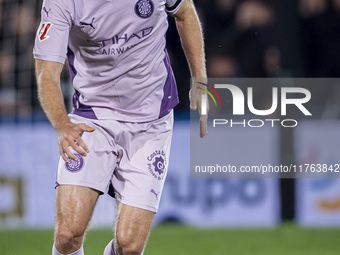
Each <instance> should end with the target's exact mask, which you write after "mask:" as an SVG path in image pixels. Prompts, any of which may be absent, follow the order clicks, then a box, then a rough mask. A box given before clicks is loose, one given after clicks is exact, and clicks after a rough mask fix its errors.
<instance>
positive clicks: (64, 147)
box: [56, 122, 95, 162]
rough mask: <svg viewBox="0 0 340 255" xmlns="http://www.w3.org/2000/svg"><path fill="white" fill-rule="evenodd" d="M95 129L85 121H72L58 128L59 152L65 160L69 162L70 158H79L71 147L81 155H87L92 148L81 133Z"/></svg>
mask: <svg viewBox="0 0 340 255" xmlns="http://www.w3.org/2000/svg"><path fill="white" fill-rule="evenodd" d="M94 130H95V128H94V127H90V126H87V125H86V124H84V123H82V124H74V123H71V122H70V123H67V124H64V125H62V126H60V127H58V128H56V131H57V135H58V145H59V152H60V155H61V157H62V158H63V160H64V161H65V162H69V161H70V159H72V160H78V158H77V157H76V156H75V155H74V154H73V153H72V152H71V150H70V147H71V148H72V149H73V150H75V151H76V152H77V153H79V154H80V155H82V156H84V157H86V155H87V153H89V152H90V150H89V148H88V147H87V145H86V144H85V142H84V141H83V139H82V138H81V134H82V133H84V132H93V131H94Z"/></svg>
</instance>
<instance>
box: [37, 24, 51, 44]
mask: <svg viewBox="0 0 340 255" xmlns="http://www.w3.org/2000/svg"><path fill="white" fill-rule="evenodd" d="M52 26H53V24H52V23H51V22H42V23H41V25H40V29H39V34H38V36H39V41H40V42H42V41H45V40H47V39H48V38H50V36H49V35H48V32H49V31H50V29H51V27H52Z"/></svg>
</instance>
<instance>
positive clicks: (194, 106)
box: [190, 100, 197, 111]
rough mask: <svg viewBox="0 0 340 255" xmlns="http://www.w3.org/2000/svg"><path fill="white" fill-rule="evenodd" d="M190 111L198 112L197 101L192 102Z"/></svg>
mask: <svg viewBox="0 0 340 255" xmlns="http://www.w3.org/2000/svg"><path fill="white" fill-rule="evenodd" d="M190 109H191V110H193V111H194V110H197V101H196V100H195V101H194V100H190Z"/></svg>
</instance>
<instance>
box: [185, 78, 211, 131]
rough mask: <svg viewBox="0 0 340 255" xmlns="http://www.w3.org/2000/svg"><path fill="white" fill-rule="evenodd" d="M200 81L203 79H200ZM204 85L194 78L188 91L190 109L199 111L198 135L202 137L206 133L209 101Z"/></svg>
mask: <svg viewBox="0 0 340 255" xmlns="http://www.w3.org/2000/svg"><path fill="white" fill-rule="evenodd" d="M202 83H204V81H203V80H202ZM202 89H204V90H206V86H204V85H202V84H201V81H198V80H194V82H193V85H192V88H191V90H190V93H189V98H190V109H191V110H197V109H198V111H199V114H200V116H201V118H200V137H201V138H203V137H204V136H206V135H207V134H208V127H207V126H208V125H207V121H208V112H209V102H208V98H207V93H206V92H205V91H204V90H202Z"/></svg>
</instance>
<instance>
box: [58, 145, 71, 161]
mask: <svg viewBox="0 0 340 255" xmlns="http://www.w3.org/2000/svg"><path fill="white" fill-rule="evenodd" d="M59 154H60V156H61V157H62V158H63V160H64V161H65V162H69V161H70V160H69V158H68V157H66V156H65V153H64V150H63V147H62V146H61V145H59Z"/></svg>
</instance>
